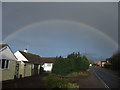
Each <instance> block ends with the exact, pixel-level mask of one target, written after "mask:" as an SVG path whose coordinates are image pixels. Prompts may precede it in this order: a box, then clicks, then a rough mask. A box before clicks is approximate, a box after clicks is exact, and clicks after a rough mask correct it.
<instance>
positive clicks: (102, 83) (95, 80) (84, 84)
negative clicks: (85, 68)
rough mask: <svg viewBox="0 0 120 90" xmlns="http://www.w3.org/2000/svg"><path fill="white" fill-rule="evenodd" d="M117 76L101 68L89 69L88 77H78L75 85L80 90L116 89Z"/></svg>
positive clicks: (93, 67)
mask: <svg viewBox="0 0 120 90" xmlns="http://www.w3.org/2000/svg"><path fill="white" fill-rule="evenodd" d="M118 79H119V77H118V76H117V75H114V74H113V73H111V72H109V70H107V69H104V68H101V67H97V66H96V67H95V66H92V67H90V75H89V76H87V77H78V78H77V84H78V85H79V86H80V88H104V89H105V90H111V88H118V87H119V85H118V83H119V82H118Z"/></svg>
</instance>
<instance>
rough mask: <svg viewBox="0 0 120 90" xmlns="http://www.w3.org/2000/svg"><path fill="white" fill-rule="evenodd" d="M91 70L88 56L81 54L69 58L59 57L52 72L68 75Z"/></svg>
mask: <svg viewBox="0 0 120 90" xmlns="http://www.w3.org/2000/svg"><path fill="white" fill-rule="evenodd" d="M88 68H89V61H88V59H87V58H86V56H81V55H80V53H79V52H78V53H72V54H70V55H68V56H67V58H63V57H57V58H56V60H55V62H54V65H53V69H52V72H53V73H55V74H60V75H67V74H69V73H72V72H80V71H86V70H87V69H88Z"/></svg>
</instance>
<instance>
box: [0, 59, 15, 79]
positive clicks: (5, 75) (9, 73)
mask: <svg viewBox="0 0 120 90" xmlns="http://www.w3.org/2000/svg"><path fill="white" fill-rule="evenodd" d="M15 67H16V61H15V60H9V66H8V69H0V72H2V81H5V80H12V79H14V75H15Z"/></svg>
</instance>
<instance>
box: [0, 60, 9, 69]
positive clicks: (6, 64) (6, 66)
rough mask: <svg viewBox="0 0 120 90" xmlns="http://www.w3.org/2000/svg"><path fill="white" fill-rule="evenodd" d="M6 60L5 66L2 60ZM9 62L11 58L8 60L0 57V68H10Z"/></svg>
mask: <svg viewBox="0 0 120 90" xmlns="http://www.w3.org/2000/svg"><path fill="white" fill-rule="evenodd" d="M3 60H5V62H4V67H3V65H2V63H3V62H2V61H3ZM9 63H10V60H7V59H0V69H2V70H4V69H9Z"/></svg>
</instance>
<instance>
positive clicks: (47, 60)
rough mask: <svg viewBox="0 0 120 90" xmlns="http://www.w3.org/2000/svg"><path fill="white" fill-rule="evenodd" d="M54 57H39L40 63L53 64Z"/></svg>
mask: <svg viewBox="0 0 120 90" xmlns="http://www.w3.org/2000/svg"><path fill="white" fill-rule="evenodd" d="M55 59H56V58H55V57H41V58H40V60H41V63H53V62H54V61H55Z"/></svg>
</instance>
